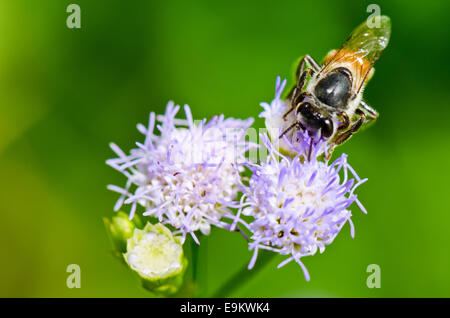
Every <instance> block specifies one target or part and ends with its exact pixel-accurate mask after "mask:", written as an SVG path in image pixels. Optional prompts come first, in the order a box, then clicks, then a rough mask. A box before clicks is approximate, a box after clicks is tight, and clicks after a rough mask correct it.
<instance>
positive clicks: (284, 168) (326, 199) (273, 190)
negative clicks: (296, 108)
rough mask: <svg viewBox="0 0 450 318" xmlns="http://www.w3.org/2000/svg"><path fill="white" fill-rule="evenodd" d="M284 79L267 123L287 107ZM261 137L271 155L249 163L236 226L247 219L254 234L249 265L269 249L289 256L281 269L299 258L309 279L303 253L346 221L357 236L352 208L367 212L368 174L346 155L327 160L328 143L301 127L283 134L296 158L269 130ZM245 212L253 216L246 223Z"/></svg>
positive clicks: (313, 249) (326, 240) (321, 243)
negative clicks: (364, 189)
mask: <svg viewBox="0 0 450 318" xmlns="http://www.w3.org/2000/svg"><path fill="white" fill-rule="evenodd" d="M284 84H285V82H283V83H282V84H281V85H280V80H279V78H278V80H277V91H276V98H275V100H274V101H273V102H272V103H271V105H269V104H262V105H263V107H264V108H265V111H264V112H263V113H262V116H263V117H266V124H267V121H269V122H270V120H271V119H272V118H273V117H274V116H275V117H276V116H279V114H280V113H282V112H283V110H282V108H285V107H286V104H285V103H283V102H282V101H281V99H280V95H281V91H282V90H283V87H284ZM272 123H274V121H272ZM267 128H268V130H269V133H270V130H271V129H272V130H274V129H275V130H277V129H276V127H275V126H273V127H267ZM261 137H262V138H263V141H264V144H265V147H266V148H267V150H268V152H269V154H268V157H267V159H266V160H265V161H264V162H262V163H261V164H251V165H248V167H249V169H250V170H251V171H252V172H253V175H252V176H251V178H250V179H249V182H248V184H245V185H244V184H242V192H243V196H242V199H241V202H242V205H241V207H240V209H239V210H238V213H237V216H236V218H235V221H234V223H233V226H235V225H236V224H237V223H242V224H244V225H246V226H247V228H248V229H249V230H250V231H251V233H252V234H251V237H250V243H249V248H250V249H251V250H254V254H253V257H252V260H251V261H250V264H249V268H252V267H253V266H254V264H255V262H256V258H257V254H258V250H259V249H266V250H270V251H273V252H277V253H280V254H281V255H286V256H287V258H286V259H285V260H284V261H283V262H282V263H280V264H279V265H278V268H280V267H282V266H284V265H286V264H287V263H289V262H291V261H295V262H297V263H298V264H299V265H300V266H301V268H302V270H303V273H304V275H305V279H306V280H308V281H309V274H308V271H307V269H306V267H305V266H304V265H303V263H302V262H301V258H302V257H304V256H309V255H314V254H315V253H316V252H317V251H318V250H319V251H320V253H322V252H323V251H324V250H325V247H326V246H327V245H329V244H331V243H332V242H333V240H334V238H335V237H336V235H337V234H338V233H339V232H340V231H341V229H342V227H343V226H344V225H345V224H346V223H347V222H348V223H349V224H350V232H351V236H352V237H354V226H353V223H352V221H351V216H352V214H351V211H350V210H349V207H350V206H351V205H352V203H354V202H355V203H356V204H357V205H358V206H359V207H360V209H361V210H362V211H363V212H364V213H366V211H365V209H364V207H363V206H362V204H361V203H360V202H359V200H358V199H357V195H356V194H355V190H356V188H357V187H358V186H359V185H361V184H362V183H364V182H365V181H366V180H367V179H361V178H359V177H358V175H357V174H356V172H355V171H354V170H353V168H352V167H351V166H350V165H349V164H348V162H347V155H345V154H342V155H341V156H340V157H339V158H338V159H336V160H335V161H334V162H332V163H329V162H328V161H326V159H323V158H324V157H326V156H324V155H325V154H327V150H328V148H329V146H328V145H327V144H326V143H325V142H324V141H322V140H314V139H313V138H311V137H310V136H309V134H308V133H307V132H299V131H296V132H295V135H292V136H291V138H288V137H287V136H285V137H284V139H283V142H284V145H283V147H284V148H283V149H281V150H283V151H284V153H288V154H295V156H293V157H290V156H285V155H283V154H282V153H280V152H279V150H280V147H278V146H279V145H275V144H274V143H273V142H271V141H270V140H269V138H268V136H267V135H262V136H261ZM274 137H275V136H274V135H273V136H272V139H274ZM277 140H278V138H277ZM287 147H289V148H290V150H289V151H287ZM241 214H242V215H246V216H249V217H250V219H251V221H250V222H245V221H244V220H243V219H241Z"/></svg>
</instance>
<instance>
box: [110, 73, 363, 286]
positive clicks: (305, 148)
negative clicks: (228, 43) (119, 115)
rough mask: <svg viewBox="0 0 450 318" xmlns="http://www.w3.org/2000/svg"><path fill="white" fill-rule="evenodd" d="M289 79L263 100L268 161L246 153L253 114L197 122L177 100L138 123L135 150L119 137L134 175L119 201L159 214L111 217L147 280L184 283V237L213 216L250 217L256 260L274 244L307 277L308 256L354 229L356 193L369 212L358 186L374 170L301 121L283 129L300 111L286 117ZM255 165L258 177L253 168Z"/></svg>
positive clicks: (117, 163) (220, 223)
mask: <svg viewBox="0 0 450 318" xmlns="http://www.w3.org/2000/svg"><path fill="white" fill-rule="evenodd" d="M285 85H286V80H284V81H281V80H280V78H279V77H278V78H277V83H276V89H275V98H274V100H273V101H272V102H271V103H270V104H269V103H262V104H261V106H262V107H263V108H264V111H263V112H262V113H261V114H260V117H263V118H265V124H266V128H267V131H268V134H261V135H260V137H261V138H262V141H263V144H264V147H265V148H266V149H267V151H268V156H267V158H266V159H264V160H262V161H261V162H257V161H254V162H251V161H249V160H247V159H246V158H245V155H246V153H247V152H248V151H249V150H250V149H252V148H253V147H256V144H257V141H256V140H255V141H253V140H251V141H246V131H247V129H248V128H249V127H250V125H251V124H252V122H253V120H252V119H248V120H239V119H233V118H228V119H225V118H224V116H223V115H222V116H216V117H214V118H212V119H211V120H210V121H206V120H201V121H196V122H194V120H193V117H192V114H191V111H190V109H189V107H188V106H184V112H185V119H179V118H176V115H177V113H178V111H179V109H180V107H179V106H176V105H175V104H174V103H172V102H170V103H169V104H168V105H167V108H166V111H165V114H164V115H160V116H156V115H155V114H154V113H151V114H150V120H149V124H148V127H145V126H144V125H142V124H139V125H138V127H137V128H138V130H139V131H140V132H141V133H142V134H144V136H145V141H144V142H143V143H140V142H137V143H136V145H137V148H134V149H132V150H131V151H130V153H129V154H126V153H125V152H123V151H122V150H121V149H120V148H119V147H118V146H117V145H115V144H111V148H112V149H113V151H114V152H115V153H116V154H117V156H118V157H117V158H114V159H110V160H108V161H107V163H108V165H110V166H111V167H113V168H114V169H116V170H118V171H120V172H121V173H123V174H124V175H125V176H126V177H127V182H126V185H125V187H124V188H122V187H118V186H114V185H110V186H108V188H109V189H110V190H112V191H115V192H118V193H119V194H120V198H119V200H118V201H117V203H116V205H115V207H114V209H115V210H116V211H118V210H119V209H121V207H122V206H123V205H129V206H131V210H130V214H129V220H133V217H134V215H135V213H136V211H137V207H138V206H141V207H142V209H143V212H142V215H143V216H152V217H154V218H155V219H157V220H158V221H159V222H160V223H158V224H157V225H152V224H150V223H147V226H146V227H145V228H144V229H143V230H141V227H140V226H138V225H136V226H135V225H134V223H133V224H131V223H130V224H128V223H127V222H126V221H125V220H124V219H123V215H121V216H120V218H116V219H114V220H112V221H110V222H106V223H105V224H106V225H107V229H108V231H109V233H110V235H111V236H112V237H113V238H114V239H115V243H116V246H118V247H119V250H120V253H122V254H121V255H123V257H125V260H126V262H127V263H128V264H129V265H130V267H131V268H132V269H133V270H134V271H136V272H137V273H139V275H140V276H141V277H144V278H145V281H152V280H155V279H156V280H157V279H158V277H160V276H161V277H162V276H164V275H165V276H167V275H168V273H175V274H174V276H173V277H172V276H171V275H168V276H170V277H171V283H170V284H166V285H164V286H165V287H161V286H159V285H158V286H157V287H155V286H154V283H151V286H152V287H151V288H152V290H155V288H159V289H158V290H160V289H161V288H163V289H164V288H165V289H166V290H170V291H174V290H176V289H177V288H179V286H180V282H179V281H178V280H179V279H180V278H179V277H180V276H181V273H182V272H183V270H184V267H185V264H186V261H184V258H183V257H184V256H183V254H182V246H181V245H182V244H183V243H184V241H185V239H186V236H187V235H188V234H190V235H191V236H192V238H193V239H194V240H195V241H196V242H197V243H199V241H198V238H197V236H196V234H195V232H197V231H200V232H201V233H203V234H206V235H207V234H209V233H210V230H211V226H217V227H221V228H225V229H227V230H230V231H234V230H235V229H236V228H237V226H238V224H242V225H243V226H245V227H246V229H247V232H249V233H250V235H249V240H248V241H249V242H248V244H249V249H250V250H253V257H252V259H251V261H250V264H249V266H248V267H249V268H252V267H253V266H254V264H255V262H256V259H257V255H258V251H259V250H261V249H264V250H269V251H273V252H276V253H279V254H281V255H285V256H286V259H285V260H283V262H281V263H280V264H279V265H278V267H282V266H284V265H285V264H287V263H289V262H291V261H295V262H297V263H298V264H299V265H300V266H301V268H302V270H303V272H304V276H305V278H306V280H309V274H308V271H307V269H306V267H305V266H304V264H303V263H302V261H301V258H303V257H305V256H309V255H314V254H315V253H316V252H317V251H319V252H320V253H322V252H323V251H324V250H325V248H326V246H327V245H329V244H331V243H332V242H333V240H334V239H335V237H336V236H337V235H338V233H339V232H340V231H341V229H342V228H343V226H344V225H345V224H346V223H349V226H350V233H351V236H352V237H353V236H354V226H353V223H352V221H351V216H352V213H351V211H350V209H349V208H350V206H351V205H352V204H353V203H356V204H357V205H358V206H359V207H360V209H361V210H362V211H363V212H364V213H366V211H365V209H364V207H363V206H362V204H361V203H360V201H359V200H358V198H357V195H356V194H355V190H356V189H357V188H358V187H359V186H360V185H361V184H362V183H364V182H365V181H366V180H367V179H361V178H360V177H359V176H358V175H357V174H356V172H355V171H354V170H353V168H352V167H351V166H350V165H349V164H348V162H347V155H345V154H342V155H341V156H340V157H339V158H337V159H335V160H334V161H333V162H329V161H328V160H329V159H328V158H329V157H330V156H329V155H330V153H329V149H330V147H331V146H330V144H328V143H327V141H326V140H323V139H320V137H317V136H314V137H311V136H310V134H309V132H307V131H299V130H298V129H292V130H289V133H286V134H283V133H282V132H284V131H285V130H286V129H287V128H288V127H289V126H290V125H291V124H292V122H294V121H295V114H294V113H295V112H291V113H290V114H289V116H287V117H286V118H283V115H284V114H286V112H287V111H288V110H289V108H288V107H289V105H288V103H287V102H286V101H284V100H283V99H282V97H281V95H282V93H283V90H284V88H285ZM155 128H156V132H155ZM281 135H283V136H282V138H280V136H281ZM318 138H319V139H318ZM246 168H247V169H248V170H249V171H250V172H251V176H249V177H244V171H245V169H246ZM137 219H139V218H137ZM230 220H231V221H230ZM119 221H120V222H119ZM133 222H136V221H133ZM230 223H231V224H230ZM166 226H168V227H169V228H170V230H169V228H167V227H166ZM133 231H134V232H133ZM131 233H133V235H131ZM125 246H126V249H125ZM165 248H167V250H163V249H165ZM124 252H126V253H124ZM155 255H159V256H158V257H156V256H155ZM168 264H169V265H168ZM167 266H168V267H167ZM166 267H167V268H166ZM150 278H151V279H150ZM147 283H148V282H147ZM149 284H150V283H149ZM167 286H170V287H167Z"/></svg>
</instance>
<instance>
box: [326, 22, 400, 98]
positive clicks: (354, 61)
mask: <svg viewBox="0 0 450 318" xmlns="http://www.w3.org/2000/svg"><path fill="white" fill-rule="evenodd" d="M376 23H377V21H376V22H375V24H376ZM390 35H391V20H390V18H389V17H388V16H384V15H383V16H380V17H379V24H378V25H374V26H373V27H372V28H370V27H369V26H368V22H367V21H365V22H363V23H362V24H361V25H359V26H358V27H357V28H356V29H355V30H354V31H353V32H352V34H350V36H349V37H348V39H347V40H346V41H345V42H344V44H343V45H342V46H341V48H340V49H339V50H336V51H334V52H332V53H331V54H329V56H327V57H326V58H325V61H324V67H323V69H322V71H321V72H324V71H329V70H332V69H334V68H336V67H339V66H347V67H348V68H349V69H350V70H351V71H352V73H353V76H354V80H353V90H354V92H355V93H356V94H357V93H359V91H360V89H361V87H362V85H363V84H364V82H365V81H366V78H367V76H368V75H369V72H370V71H371V70H372V68H373V65H374V64H375V62H376V61H377V60H378V58H379V57H380V54H381V52H382V51H383V50H384V49H385V48H386V46H387V45H388V43H389V37H390Z"/></svg>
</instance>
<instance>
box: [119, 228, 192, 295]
mask: <svg viewBox="0 0 450 318" xmlns="http://www.w3.org/2000/svg"><path fill="white" fill-rule="evenodd" d="M124 258H125V260H126V262H127V264H128V265H129V266H130V268H131V269H132V270H134V271H135V272H136V273H137V274H138V275H139V276H140V278H141V279H142V283H143V284H144V287H145V288H147V289H149V290H150V291H153V292H158V293H169V294H171V293H174V292H176V291H177V290H178V288H179V287H180V285H181V283H182V280H183V277H182V276H183V273H184V270H185V268H186V264H187V260H186V258H185V257H184V255H183V248H182V245H181V242H180V238H179V237H174V236H173V235H172V233H171V232H170V230H169V229H168V228H167V227H165V226H164V225H162V224H161V223H158V224H156V225H153V224H151V223H147V225H146V226H145V227H144V229H142V230H140V229H135V230H134V232H133V236H132V237H131V238H129V239H128V241H127V251H126V253H125V254H124Z"/></svg>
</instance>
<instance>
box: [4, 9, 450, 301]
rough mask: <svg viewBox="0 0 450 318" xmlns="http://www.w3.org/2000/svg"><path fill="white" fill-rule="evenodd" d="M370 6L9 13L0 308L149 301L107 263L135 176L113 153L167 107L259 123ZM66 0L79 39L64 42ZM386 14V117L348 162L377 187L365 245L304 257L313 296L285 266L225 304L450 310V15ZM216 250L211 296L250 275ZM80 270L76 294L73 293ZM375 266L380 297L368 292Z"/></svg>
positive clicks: (378, 84)
mask: <svg viewBox="0 0 450 318" xmlns="http://www.w3.org/2000/svg"><path fill="white" fill-rule="evenodd" d="M371 2H372V1H335V0H330V1H299V0H295V1H262V0H258V1H233V0H227V1H179V2H173V1H160V2H153V1H118V0H117V1H93V0H90V1H87V0H72V1H56V0H55V1H31V0H30V1H6V0H1V1H0V180H1V181H0V182H1V191H0V211H1V219H0V239H1V243H2V244H1V249H2V252H1V262H0V282H1V283H0V296H4V297H16V296H17V297H110V296H114V297H147V296H148V294H147V293H146V292H145V291H144V290H142V289H141V288H140V287H139V286H138V283H137V280H136V279H135V277H134V276H133V275H132V274H131V273H130V272H129V271H127V269H126V268H125V267H124V266H122V265H121V264H120V263H119V262H117V261H116V260H115V259H113V257H112V256H111V255H110V254H109V250H110V242H109V241H108V239H107V236H106V233H105V230H104V227H103V224H102V216H111V215H112V213H113V212H112V208H113V205H114V203H115V200H116V199H117V195H116V194H115V193H112V192H109V191H107V190H106V185H107V184H117V185H123V184H124V183H125V179H124V177H122V175H120V174H119V173H118V172H116V171H114V170H113V169H111V168H109V167H108V166H106V164H105V160H106V159H108V158H111V157H113V156H114V154H113V153H112V151H111V150H110V149H109V147H108V143H109V142H111V141H114V142H116V143H117V144H118V145H120V146H121V147H122V148H123V149H126V150H128V149H130V148H131V147H133V146H134V142H135V141H137V140H139V141H142V136H141V135H140V134H139V133H138V131H137V130H136V124H137V123H138V122H143V123H146V122H147V118H148V113H149V112H150V111H155V112H162V111H163V109H164V107H165V104H166V102H167V101H168V100H171V99H172V100H174V101H175V102H177V103H180V104H184V103H187V104H189V105H190V106H191V108H192V111H193V113H194V116H195V117H197V118H203V117H208V118H209V117H211V116H213V115H215V114H219V113H223V114H225V115H226V116H233V117H240V118H246V117H249V116H253V117H257V115H258V114H259V112H260V111H261V107H260V106H259V103H260V102H261V101H270V100H271V99H272V98H273V94H274V85H275V79H276V76H277V75H280V76H282V77H288V78H289V79H290V77H291V74H290V70H291V65H292V63H293V62H294V61H295V60H296V59H297V58H298V57H299V56H300V55H303V54H306V53H309V54H310V55H312V56H313V57H314V58H316V59H317V60H321V59H322V58H323V56H324V55H325V54H326V53H327V52H328V51H329V50H330V49H332V48H337V47H339V46H340V45H341V43H342V42H343V41H344V39H345V38H346V37H347V36H348V34H349V33H350V32H351V31H352V29H353V28H354V27H356V26H357V25H359V24H360V23H361V22H362V21H364V19H365V18H366V17H367V16H368V15H369V13H367V12H366V7H367V5H368V4H369V3H371ZM69 3H77V4H79V5H80V7H81V19H82V20H81V29H68V28H67V27H66V18H67V16H68V13H66V7H67V5H68V4H69ZM378 3H379V5H380V7H381V12H382V14H387V15H389V16H390V17H391V19H392V25H393V30H392V37H391V42H390V44H389V47H388V48H387V49H386V51H385V52H384V53H383V54H382V56H381V58H380V60H379V61H378V63H377V65H376V73H375V76H374V77H373V79H372V81H371V82H370V84H369V85H368V87H367V89H366V92H365V98H366V99H367V101H368V102H369V103H370V104H372V105H373V106H374V107H375V108H376V109H377V110H378V111H379V112H380V114H381V116H380V119H379V120H378V122H377V124H376V125H374V126H373V127H371V128H370V129H368V130H366V131H364V132H362V133H360V134H358V135H357V136H355V137H354V138H352V140H351V141H350V142H348V143H347V144H345V145H344V146H342V147H340V148H339V149H338V150H337V152H338V153H340V152H346V153H348V154H349V155H350V156H349V159H350V163H351V164H352V166H353V167H354V168H355V169H356V171H357V172H358V173H359V175H360V176H363V177H368V178H369V182H368V183H366V184H364V186H362V187H361V188H359V191H358V193H359V198H360V200H361V201H362V202H363V203H364V205H365V207H366V208H367V210H368V212H369V213H368V214H367V215H363V214H362V213H361V212H360V211H359V209H358V208H357V207H356V206H355V207H354V208H353V214H354V218H353V221H354V223H355V226H356V237H355V239H351V238H350V235H349V232H350V231H349V227H348V225H346V226H345V227H344V229H343V231H342V233H341V234H340V235H339V236H338V237H337V238H336V240H335V242H334V243H333V244H332V245H330V246H329V247H328V248H327V250H326V251H325V253H324V254H317V255H316V256H313V257H308V258H305V259H304V263H305V265H306V266H307V267H308V269H309V271H310V274H311V281H310V282H306V281H305V280H304V278H303V275H302V272H301V270H300V268H299V267H298V266H297V265H296V264H295V263H291V264H289V265H287V266H285V267H284V268H282V269H278V270H277V269H276V265H277V264H278V262H280V261H281V260H282V259H283V258H281V257H279V256H277V257H276V259H274V260H272V262H271V263H270V264H269V266H267V267H266V268H265V269H264V270H263V271H261V272H260V273H258V275H256V276H255V278H254V279H253V280H252V281H251V282H249V283H248V284H247V285H246V286H242V288H240V289H238V290H236V292H235V293H234V294H233V295H230V296H237V297H240V296H255V297H291V296H292V297H322V296H327V297H449V296H450V253H449V245H450V234H449V232H450V231H449V223H450V208H449V197H450V194H449V178H450V173H449V168H448V163H449V156H450V130H449V128H448V127H449V120H448V118H449V115H450V107H449V97H450V90H449V87H450V77H449V74H450V73H449V62H448V56H449V52H450V47H449V45H450V42H449V40H448V39H449V38H450V27H449V24H448V13H449V12H450V2H448V1H443V0H442V1H409V0H408V1H406V0H405V1H379V2H378ZM256 125H257V126H258V127H263V122H262V121H261V120H260V119H258V120H257V121H256ZM202 242H203V241H202ZM204 243H205V244H202V246H201V248H200V253H201V255H202V257H207V258H208V262H207V271H206V273H205V275H206V277H207V285H208V290H209V291H213V290H214V289H215V288H216V287H218V286H219V285H220V284H221V283H223V282H225V281H226V280H227V278H229V277H230V275H232V274H233V273H234V272H235V271H236V270H237V269H238V268H240V267H241V266H242V265H243V264H245V263H247V262H248V261H249V260H250V257H251V252H249V251H248V250H247V247H246V244H245V242H244V240H242V238H241V237H239V235H238V234H230V233H227V232H225V231H223V230H215V231H214V232H213V234H212V235H211V236H210V237H209V238H208V240H207V241H206V242H204ZM73 263H74V264H79V265H80V267H81V279H82V280H81V288H80V289H68V288H67V287H66V278H67V276H68V273H66V267H67V265H68V264H73ZM369 264H378V265H380V267H381V288H380V289H369V288H367V286H366V278H367V276H368V274H367V273H366V268H367V266H368V265H369Z"/></svg>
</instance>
